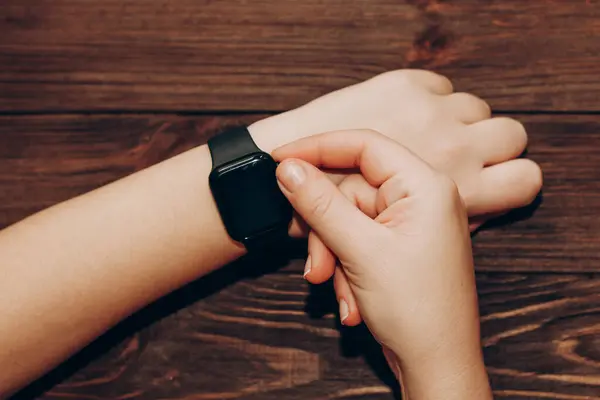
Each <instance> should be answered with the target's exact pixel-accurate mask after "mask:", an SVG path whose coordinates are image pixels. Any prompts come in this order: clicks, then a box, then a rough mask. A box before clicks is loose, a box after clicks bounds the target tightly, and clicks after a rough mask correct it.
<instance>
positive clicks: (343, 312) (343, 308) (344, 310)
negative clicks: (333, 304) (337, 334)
mask: <svg viewBox="0 0 600 400" xmlns="http://www.w3.org/2000/svg"><path fill="white" fill-rule="evenodd" d="M349 315H350V309H349V308H348V303H346V300H344V299H341V300H340V319H341V320H342V324H343V323H344V321H345V320H346V318H348V316H349Z"/></svg>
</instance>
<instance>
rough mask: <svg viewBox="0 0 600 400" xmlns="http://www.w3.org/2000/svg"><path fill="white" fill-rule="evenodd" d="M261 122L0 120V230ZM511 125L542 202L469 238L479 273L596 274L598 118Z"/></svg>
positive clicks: (599, 265) (536, 119)
mask: <svg viewBox="0 0 600 400" xmlns="http://www.w3.org/2000/svg"><path fill="white" fill-rule="evenodd" d="M259 118H261V116H260V115H232V116H229V117H210V116H201V117H181V116H172V115H155V116H141V115H139V116H135V115H129V116H111V115H107V116H37V117H30V116H21V117H18V116H17V117H15V116H13V117H0V226H2V227H3V226H6V225H8V224H10V223H13V222H15V221H17V220H19V219H21V218H23V217H25V216H26V215H29V214H31V213H33V212H35V211H38V210H40V209H42V208H45V207H47V206H50V205H52V204H54V203H57V202H59V201H63V200H66V199H68V198H71V197H73V196H76V195H78V194H81V193H83V192H86V191H88V190H91V189H94V188H96V187H98V186H101V185H103V184H106V183H108V182H111V181H113V180H116V179H118V178H121V177H123V176H125V175H127V174H130V173H132V172H134V171H136V170H139V169H142V168H144V167H147V166H150V165H152V164H155V163H157V162H159V161H162V160H163V159H165V158H168V157H170V156H173V155H175V154H177V153H179V152H181V151H183V150H185V149H188V148H190V147H192V146H194V145H198V144H201V143H204V142H205V141H206V140H207V138H208V137H209V136H210V135H211V134H212V133H213V132H214V131H215V130H216V128H218V127H220V126H224V125H227V124H232V123H234V121H244V122H250V121H253V120H256V119H259ZM518 118H519V119H520V120H522V121H524V122H525V124H526V126H527V129H528V130H529V132H530V137H531V139H530V146H529V156H530V157H531V158H533V159H534V160H536V161H538V162H539V163H540V164H541V166H542V169H543V170H544V175H545V185H544V193H543V199H542V201H541V206H540V207H539V208H537V209H531V210H520V211H519V212H517V213H514V214H513V215H511V216H510V217H509V218H504V219H503V220H501V221H497V222H496V223H495V225H497V226H495V227H494V229H484V230H483V231H482V232H480V233H479V234H478V235H477V236H476V237H475V238H474V243H475V257H476V264H477V267H478V269H479V270H480V271H524V272H532V271H540V272H544V271H562V272H576V271H580V272H584V271H600V262H599V261H600V251H598V243H600V239H599V238H600V158H598V157H597V154H598V153H599V152H600V116H522V117H518ZM530 211H535V213H534V216H533V217H532V218H529V215H528V214H529V212H530ZM506 222H510V223H509V224H506Z"/></svg>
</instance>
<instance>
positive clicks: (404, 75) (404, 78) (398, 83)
mask: <svg viewBox="0 0 600 400" xmlns="http://www.w3.org/2000/svg"><path fill="white" fill-rule="evenodd" d="M379 78H380V81H381V82H382V83H383V84H384V85H386V86H393V87H406V86H409V85H412V84H413V82H414V77H413V74H412V73H411V72H410V70H406V69H398V70H395V71H389V72H384V73H383V74H381V75H379Z"/></svg>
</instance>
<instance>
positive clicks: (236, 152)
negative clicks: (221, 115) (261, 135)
mask: <svg viewBox="0 0 600 400" xmlns="http://www.w3.org/2000/svg"><path fill="white" fill-rule="evenodd" d="M208 148H209V150H210V155H211V158H212V165H213V168H215V167H218V166H220V165H223V164H226V163H228V162H231V161H234V160H236V159H238V158H241V157H244V156H246V155H248V154H252V153H258V152H261V151H262V150H261V149H259V148H258V146H257V145H256V143H254V140H252V136H251V135H250V132H249V131H248V128H246V127H245V126H237V127H234V128H230V129H228V130H226V131H225V132H223V133H221V134H220V135H217V136H215V137H213V138H211V139H210V140H209V141H208Z"/></svg>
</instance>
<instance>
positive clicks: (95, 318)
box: [0, 71, 541, 397]
mask: <svg viewBox="0 0 600 400" xmlns="http://www.w3.org/2000/svg"><path fill="white" fill-rule="evenodd" d="M451 91H452V85H451V84H450V82H449V81H448V80H447V79H446V78H444V77H441V76H439V75H436V74H433V73H430V72H425V71H394V72H391V73H387V74H384V75H381V76H378V77H375V78H374V79H371V80H369V81H366V82H363V83H361V84H358V85H355V86H352V87H349V88H346V89H343V90H340V91H337V92H334V93H331V94H328V95H326V96H324V97H322V98H319V99H317V100H315V101H313V102H311V103H309V104H307V105H305V106H302V107H300V108H298V109H295V110H292V111H290V112H287V113H284V114H281V115H278V116H275V117H271V118H268V119H265V120H262V121H259V122H257V123H255V124H253V125H252V126H251V127H250V131H251V134H252V136H253V138H254V139H255V141H256V142H257V144H258V145H259V146H260V147H261V148H262V149H263V150H265V151H268V152H271V151H273V150H274V149H276V148H277V147H279V146H282V145H284V144H287V143H290V142H293V141H295V140H297V139H301V138H303V137H306V136H309V135H312V134H315V133H320V132H326V131H332V130H342V129H350V128H370V129H374V130H378V131H379V132H381V133H382V134H384V135H386V136H388V137H389V138H391V139H393V141H397V142H400V143H403V144H404V145H405V146H407V147H408V148H410V149H411V150H412V151H414V152H415V153H416V154H418V155H419V156H420V157H422V158H423V159H425V160H426V161H427V162H428V163H429V164H430V165H431V166H432V167H433V168H435V169H438V170H440V171H441V172H443V173H445V174H446V175H448V176H449V177H451V178H452V179H453V180H454V181H455V182H456V183H457V185H458V188H459V191H460V194H461V195H462V196H463V198H464V200H465V203H466V205H467V210H468V212H469V215H470V216H472V217H478V216H483V218H485V217H486V216H487V215H488V214H489V213H495V212H505V211H508V210H509V209H511V208H513V207H519V206H522V205H525V204H528V203H529V202H530V201H531V200H532V199H533V198H534V196H535V194H536V193H537V192H538V191H539V188H540V186H541V175H540V172H539V168H538V167H537V165H535V164H534V163H532V162H529V161H527V160H514V157H516V156H517V155H518V154H519V153H520V152H521V151H522V150H523V149H524V147H525V145H526V135H525V131H524V130H523V128H522V126H521V125H520V124H519V123H517V122H516V121H513V120H508V119H489V107H487V105H486V104H485V103H484V102H483V101H481V100H479V99H477V98H476V97H474V96H471V95H466V94H460V95H459V94H451ZM486 118H487V119H486ZM475 120H477V121H479V122H473V121H475ZM465 121H468V122H465ZM491 160H493V161H494V162H492V161H491ZM488 165H489V166H488ZM210 169H211V159H210V154H209V152H208V149H207V147H206V146H200V147H198V148H195V149H192V150H190V151H188V152H185V153H183V154H181V155H179V156H177V157H174V158H172V159H169V160H167V161H164V162H162V163H160V164H157V165H155V166H153V167H151V168H148V169H146V170H143V171H140V172H138V173H136V174H133V175H131V176H129V177H127V178H125V179H122V180H119V181H117V182H114V183H112V184H110V185H107V186H105V187H102V188H99V189H97V190H95V191H92V192H90V193H87V194H85V195H83V196H79V197H77V198H74V199H72V200H69V201H66V202H64V203H61V204H58V205H56V206H54V207H51V208H49V209H47V210H44V211H42V212H40V213H37V214H35V215H33V216H30V217H29V218H26V219H24V220H23V221H21V222H19V223H17V224H15V225H13V226H11V227H8V228H6V229H5V230H3V231H1V232H0V266H1V267H0V271H1V274H2V279H1V280H0V342H1V343H2V344H3V345H2V346H1V347H0V371H3V373H2V374H0V395H1V396H0V397H6V396H8V394H10V393H12V392H14V391H15V390H17V389H19V388H20V387H22V386H24V385H25V384H27V383H28V382H30V381H32V380H34V379H36V378H37V377H39V376H41V375H42V374H43V373H45V372H47V371H48V370H50V369H51V368H53V367H55V366H56V365H57V364H59V363H60V362H61V361H63V360H65V359H66V358H68V357H69V356H70V355H72V354H73V353H74V352H76V351H78V350H79V349H81V348H82V347H83V346H85V345H86V344H88V343H89V342H91V341H92V340H94V339H95V338H96V337H98V336H99V335H101V334H102V333H103V332H105V331H106V330H107V329H109V328H110V327H112V326H114V325H115V324H116V323H118V322H119V321H120V320H122V319H124V318H126V317H127V316H129V315H130V314H132V313H133V312H135V311H137V310H139V309H140V308H142V307H144V306H145V305H147V304H149V303H151V302H153V301H155V300H156V299H158V298H160V297H161V296H164V295H165V294H167V293H169V292H171V291H173V290H174V289H176V288H178V287H181V286H182V285H184V284H186V283H188V282H190V281H192V280H195V279H197V278H199V277H201V276H204V275H206V274H208V273H210V272H211V271H214V270H215V269H217V268H219V267H221V266H223V265H225V264H227V263H229V262H231V261H233V260H235V259H236V258H238V257H240V256H241V255H243V254H244V252H245V250H244V249H243V247H242V246H240V245H239V244H238V243H236V242H234V241H232V240H231V239H230V238H229V237H228V236H227V234H226V231H225V229H224V227H223V225H222V222H221V219H220V216H219V214H218V212H217V209H216V206H215V204H214V201H213V199H212V195H211V193H210V190H209V187H208V175H209V172H210ZM343 177H344V175H343V174H341V173H338V174H332V175H330V178H331V179H332V181H333V182H337V183H339V182H340V181H341V180H342V179H343ZM508 189H510V190H508ZM291 231H292V234H294V235H301V234H306V233H307V232H308V231H307V230H306V229H304V230H303V229H302V224H300V223H299V221H298V220H296V221H295V222H294V223H293V224H292V227H291ZM322 250H323V254H328V253H327V247H326V246H325V245H323V246H322ZM311 254H313V252H312V251H311ZM314 254H317V253H316V252H315V253H314ZM313 258H314V257H313ZM315 265H320V264H319V263H316V264H315ZM323 265H325V264H323ZM315 271H319V269H318V268H315ZM315 273H316V272H315ZM327 274H329V275H330V274H331V272H327V271H324V272H322V275H324V276H325V275H327ZM340 276H341V275H340ZM307 278H311V279H312V276H311V275H310V274H309V275H308V276H307ZM318 279H319V277H318V276H317V277H316V278H315V279H314V280H318ZM342 279H344V278H342ZM339 287H343V286H340V285H338V288H339ZM351 296H352V293H351V292H347V293H338V297H340V298H344V299H346V300H347V301H348V302H351V301H352V297H351ZM350 313H353V314H352V315H354V318H355V319H360V314H359V313H358V308H357V307H354V308H351V309H350Z"/></svg>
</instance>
